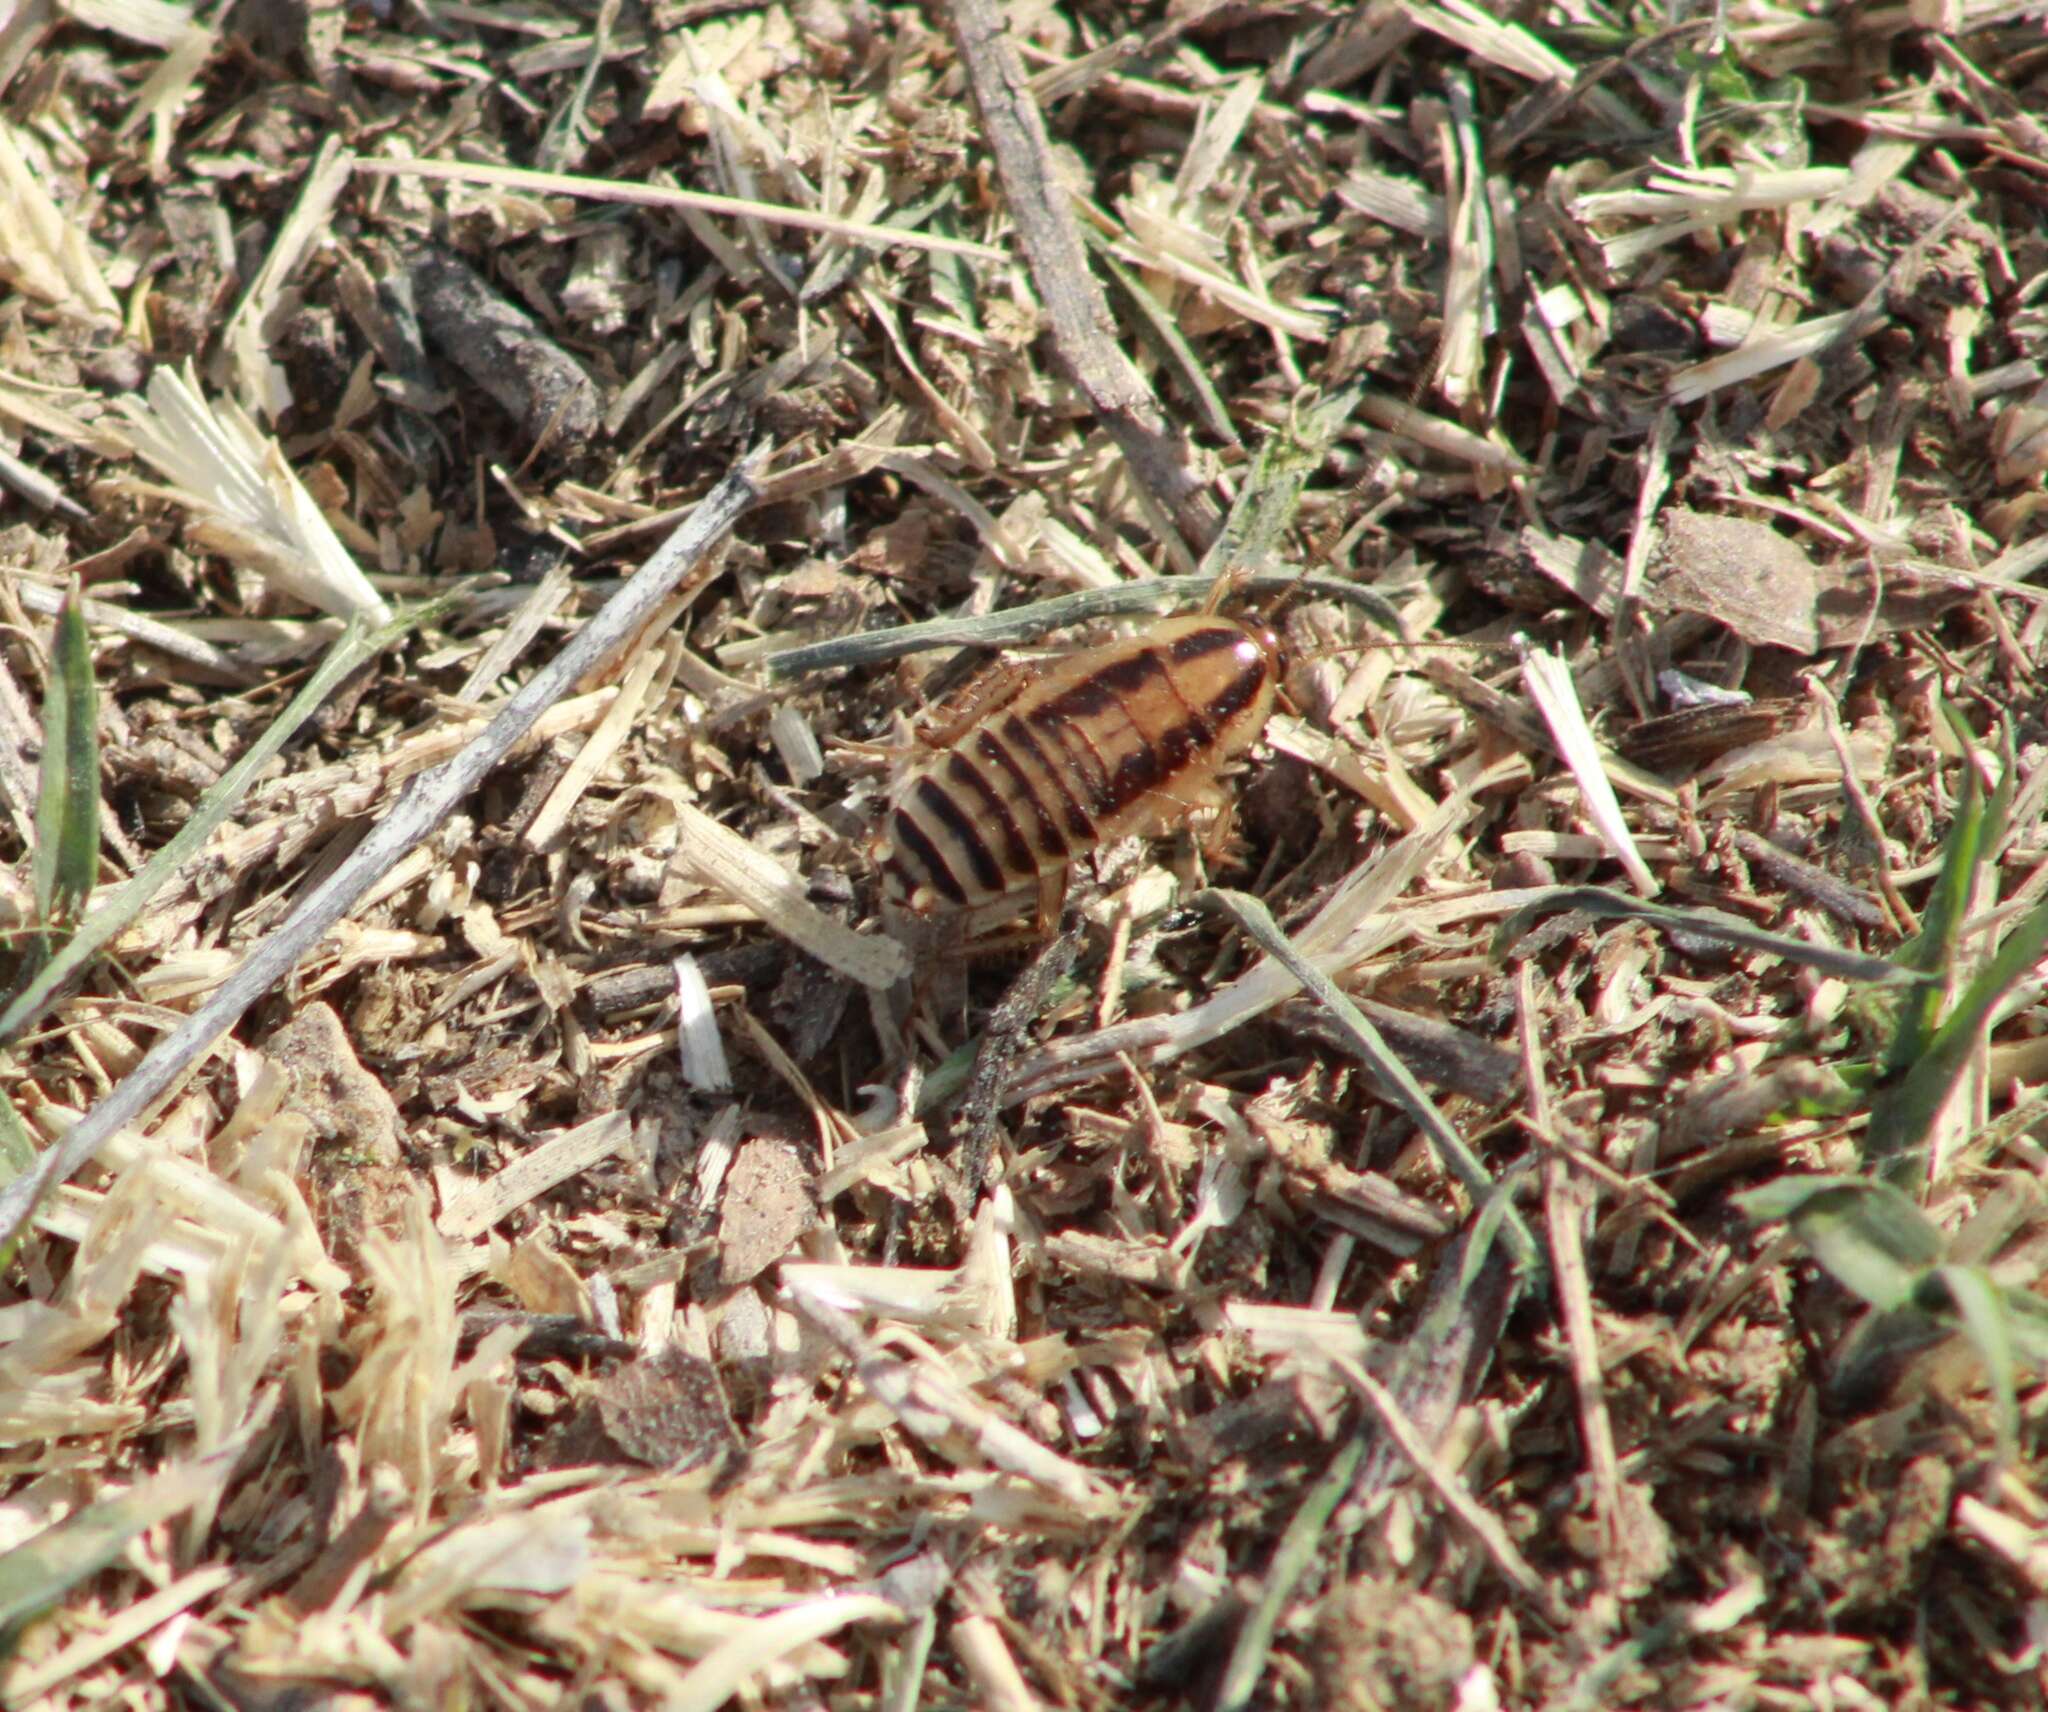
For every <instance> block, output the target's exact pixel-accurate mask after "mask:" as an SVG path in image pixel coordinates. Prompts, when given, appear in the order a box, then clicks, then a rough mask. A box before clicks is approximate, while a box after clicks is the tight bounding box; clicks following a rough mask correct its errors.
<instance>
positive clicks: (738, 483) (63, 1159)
mask: <svg viewBox="0 0 2048 1712" xmlns="http://www.w3.org/2000/svg"><path fill="white" fill-rule="evenodd" d="M754 493H755V487H754V483H753V480H752V478H751V477H750V475H749V474H748V473H747V470H746V469H745V467H744V466H743V467H742V468H740V469H736V470H734V471H733V472H732V473H731V474H730V475H728V476H727V477H726V478H725V479H724V480H723V481H722V482H720V483H719V484H718V485H717V486H716V487H715V488H713V489H712V490H711V491H710V492H709V493H708V494H706V495H705V496H704V499H703V502H702V503H701V504H700V505H699V506H698V507H697V509H696V510H695V511H693V512H692V513H691V514H690V515H689V517H688V518H687V519H685V520H684V522H683V523H682V524H681V525H680V526H679V527H678V528H677V529H676V532H675V533H674V534H673V535H671V536H670V537H669V538H668V539H667V540H666V541H665V542H663V543H662V545H661V547H660V549H659V550H658V551H657V552H656V553H655V555H654V557H653V558H651V559H649V560H648V561H647V563H646V564H645V565H643V566H642V567H641V568H640V570H639V571H638V573H637V574H635V575H634V576H633V577H632V578H631V579H630V580H629V581H628V582H627V583H626V584H625V585H624V586H623V587H622V588H620V590H619V592H618V593H617V594H615V595H614V596H613V597H612V598H611V600H610V602H609V603H608V604H606V605H605V606H604V607H603V608H602V609H601V610H600V611H599V612H597V613H596V614H595V615H594V616H593V617H592V618H591V620H590V622H589V623H588V624H586V625H584V627H583V628H582V629H581V630H579V631H577V633H576V634H575V636H573V637H572V638H571V639H570V640H569V642H568V644H567V645H566V646H565V647H564V648H563V649H562V651H561V652H560V653H559V654H557V655H556V656H555V657H554V658H553V659H552V660H550V661H549V662H548V663H547V664H546V665H545V666H543V667H542V668H541V669H540V670H539V671H538V672H536V673H534V675H533V676H532V677H531V678H529V679H528V680H527V681H526V683H525V684H523V685H522V686H521V687H520V688H519V689H518V690H517V691H516V692H515V693H514V694H513V695H512V696H511V698H510V699H509V700H508V701H507V702H506V703H505V705H504V707H503V708H501V709H500V710H499V712H498V713H497V715H496V716H495V717H494V718H493V719H492V720H491V722H490V724H488V725H487V726H485V727H484V729H483V730H482V731H481V732H479V733H478V734H477V736H476V738H475V740H474V741H473V742H472V743H471V744H470V745H469V747H468V748H466V749H464V750H463V751H462V753H461V754H459V755H457V756H456V757H455V759H454V760H452V761H450V762H448V763H447V764H446V765H445V766H442V767H437V768H436V769H435V770H434V771H433V772H431V773H426V774H423V775H421V776H420V777H419V778H417V779H415V780H414V781H413V783H412V784H411V785H410V786H409V787H408V788H407V789H406V791H405V793H404V794H403V795H402V796H401V797H400V798H399V799H398V801H397V802H396V803H394V804H393V805H392V807H391V811H390V812H389V813H388V814H387V815H385V816H384V818H383V819H381V820H379V821H378V822H377V824H376V825H375V826H374V827H372V828H371V830H370V833H369V836H368V837H366V838H365V839H364V840H363V842H362V843H361V844H360V845H358V846H357V847H356V849H355V851H354V853H353V854H352V855H351V856H350V857H349V858H348V860H346V861H345V862H343V863H342V864H341V865H340V866H339V867H337V868H336V869H335V870H334V872H333V873H332V874H330V875H329V876H328V877H327V878H326V880H324V881H323V882H322V883H321V884H320V885H319V886H317V887H315V888H314V890H312V891H311V892H309V893H308V894H307V895H306V896H305V897H304V898H303V899H302V900H301V901H300V903H299V906H298V908H296V909H295V910H293V911H292V913H291V914H290V915H289V916H288V917H286V918H285V920H284V922H283V923H282V924H281V925H280V926H279V928H278V929H277V931H276V932H275V933H273V934H272V935H271V936H270V937H269V938H268V939H266V940H264V942H263V943H262V944H261V945H259V946H257V947H256V949H255V950H254V951H252V952H250V953H249V955H248V956H247V957H246V958H245V959H244V960H243V962H242V965H241V967H240V968H238V969H237V970H236V971H235V972H234V974H233V975H231V976H229V977H228V979H227V980H226V981H225V982H223V983H222V985H221V987H220V990H219V991H218V992H216V993H215V994H214V995H213V997H212V998H211V999H209V1000H208V1001H207V1002H206V1003H205V1004H204V1005H203V1006H201V1007H200V1008H199V1009H198V1010H197V1011H195V1012H194V1013H193V1014H192V1016H191V1017H190V1018H189V1019H188V1020H187V1021H185V1022H184V1023H183V1024H181V1025H180V1026H179V1027H178V1028H177V1029H175V1030H174V1031H173V1032H171V1033H170V1034H167V1035H165V1036H164V1037H163V1038H162V1039H161V1040H159V1041H158V1042H157V1043H156V1045H154V1046H153V1047H151V1048H150V1049H149V1051H148V1052H147V1053H146V1054H144V1056H143V1058H142V1061H141V1062H140V1063H139V1064H137V1065H136V1066H135V1068H134V1069H133V1070H132V1071H130V1072H129V1073H128V1075H127V1076H126V1077H124V1078H123V1079H122V1081H121V1083H120V1085H119V1086H118V1087H116V1088H115V1090H114V1091H113V1092H112V1093H111V1094H109V1095H108V1096H107V1097H106V1098H105V1099H104V1100H102V1101H100V1103H99V1104H98V1105H96V1106H94V1107H93V1109H92V1110H91V1111H89V1112H87V1113H86V1115H85V1116H84V1117H83V1118H81V1119H80V1120H79V1121H78V1122H77V1123H76V1124H74V1125H73V1126H72V1127H71V1129H70V1131H69V1132H68V1133H67V1134H66V1135H65V1137H64V1139H63V1140H62V1141H60V1142H58V1143H57V1145H56V1146H54V1147H52V1148H50V1149H49V1150H48V1151H47V1152H46V1153H45V1154H44V1155H43V1157H42V1161H41V1164H40V1165H39V1166H38V1168H37V1169H36V1170H35V1171H33V1172H31V1173H28V1174H27V1175H25V1176H22V1177H18V1178H16V1179H15V1180H14V1181H13V1182H12V1183H10V1184H8V1185H7V1187H6V1189H5V1190H0V1245H4V1244H6V1243H10V1242H12V1241H13V1240H14V1236H15V1233H16V1232H18V1231H19V1230H20V1229H21V1228H22V1226H23V1225H24V1224H26V1223H27V1221H28V1217H29V1214H30V1213H31V1212H33V1211H34V1209H35V1205H36V1203H37V1202H38V1201H39V1200H40V1199H41V1198H42V1197H43V1195H44V1194H45V1193H46V1192H47V1191H48V1190H49V1189H50V1187H51V1186H52V1185H54V1184H57V1183H60V1182H62V1181H63V1180H64V1179H65V1178H67V1177H69V1176H70V1175H71V1174H72V1173H73V1172H74V1171H76V1170H78V1169H79V1167H80V1166H82V1165H85V1164H86V1163H88V1162H89V1161H90V1160H91V1159H92V1158H93V1157H94V1156H95V1155H96V1154H97V1153H98V1152H99V1150H100V1148H101V1147H102V1146H104V1145H105V1143H106V1141H107V1138H108V1137H109V1136H111V1135H112V1134H113V1133H114V1132H115V1131H116V1130H118V1129H121V1128H122V1127H124V1126H125V1125H127V1124H131V1123H134V1122H135V1121H136V1120H137V1119H138V1118H140V1117H141V1116H142V1114H143V1113H144V1112H145V1111H147V1110H148V1109H149V1107H150V1105H151V1104H152V1103H153V1102H154V1101H155V1100H156V1098H157V1097H158V1096H159V1095H161V1094H163V1093H164V1092H166V1091H167V1090H168V1089H169V1088H171V1087H172V1086H173V1085H174V1084H175V1083H176V1082H177V1081H178V1079H179V1078H180V1077H182V1076H183V1075H184V1074H185V1073H186V1072H187V1071H188V1070H189V1069H190V1068H191V1067H192V1065H193V1064H194V1063H196V1062H197V1061H198V1059H199V1058H200V1057H201V1055H203V1054H204V1053H205V1052H206V1051H207V1050H208V1049H209V1048H211V1047H212V1045H213V1043H214V1042H215V1041H216V1040H218V1039H219V1038H220V1037H221V1036H222V1035H223V1034H225V1033H226V1032H227V1031H228V1030H229V1029H230V1028H232V1027H234V1025H235V1024H236V1023H237V1022H238V1021H239V1020H240V1019H241V1016H242V1013H243V1012H244V1011H245V1010H247V1009H248V1008H249V1006H251V1005H252V1004H254V1003H255V1002H256V1000H257V999H259V998H261V997H262V996H263V995H264V994H265V993H268V992H270V991H271V990H272V989H273V988H274V987H276V985H277V984H278V983H279V982H280V981H282V980H283V979H284V978H285V976H286V975H288V974H290V973H291V971H292V970H293V969H294V968H295V967H296V966H297V964H298V962H299V960H300V959H301V958H302V957H304V956H305V955H306V953H307V952H309V951H311V950H312V949H313V947H314V946H316V945H318V944H319V943H320V941H321V940H322V939H323V938H324V937H325V936H326V934H327V931H328V929H329V928H331V927H333V926H334V924H335V923H336V922H338V921H340V920H341V919H342V917H343V916H344V915H346V914H347V913H348V911H349V909H350V907H351V906H352V905H353V904H354V903H355V902H356V901H357V900H358V899H359V898H360V897H361V896H362V895H363V894H364V892H366V891H367V890H368V889H369V888H370V886H371V885H373V884H374V883H375V882H376V881H377V879H378V878H379V877H380V876H381V875H382V874H384V873H385V872H386V870H388V869H389V868H390V867H391V865H392V864H393V863H395V862H396V861H397V860H398V859H399V858H400V857H401V856H403V855H404V854H405V853H406V852H407V851H408V850H410V849H411V848H412V847H413V846H414V845H415V844H417V843H419V842H420V841H421V840H422V839H424V838H426V837H428V836H429V835H431V834H432V833H433V831H434V829H435V828H436V827H438V826H439V825H440V824H441V822H442V821H443V820H444V819H445V818H446V817H447V816H448V815H449V814H451V813H452V812H453V811H454V809H455V806H456V805H457V804H458V803H460V802H461V801H462V800H463V798H464V797H466V796H468V795H469V793H470V792H471V791H472V790H474V789H475V788H476V787H477V785H478V784H479V783H481V782H482V780H483V778H484V776H485V775H486V774H488V773H489V772H490V771H491V769H492V768H493V767H495V766H496V765H497V764H498V763H499V761H501V760H502V759H503V758H504V756H505V753H506V751H507V750H509V749H510V748H511V747H512V745H513V744H514V743H516V742H517V741H518V740H519V739H520V737H521V736H522V735H524V733H525V732H526V729H527V727H528V726H530V725H531V724H532V723H533V721H534V720H535V719H536V718H537V717H538V716H539V714H540V713H541V712H542V710H543V709H545V708H547V707H548V706H550V705H551V704H552V703H553V702H554V701H556V700H557V699H558V698H559V697H561V696H562V695H564V694H566V693H567V692H568V690H569V688H570V686H571V685H573V684H574V683H575V682H576V680H577V679H578V678H580V677H581V676H582V675H583V674H584V672H586V671H588V670H589V669H590V667H591V665H592V664H593V663H595V662H596V661H598V660H601V659H603V658H604V657H605V656H606V655H607V654H609V653H610V652H611V651H612V650H613V649H614V648H616V647H617V646H619V644H620V643H621V642H623V641H624V640H625V639H626V638H627V637H629V636H631V635H633V634H634V632H635V631H637V630H638V629H639V627H640V626H641V625H642V624H643V623H645V622H646V619H647V616H648V614H649V613H651V612H652V611H654V609H655V608H656V607H658V606H659V605H660V604H661V603H662V601H663V600H665V599H666V598H667V597H668V595H669V594H670V593H671V592H672V591H673V590H674V588H675V586H676V585H677V584H678V583H679V582H681V581H682V579H683V578H684V577H685V576H687V575H688V574H689V573H690V571H691V570H692V569H693V568H694V567H695V565H696V564H697V561H698V560H699V559H701V558H702V557H703V556H704V555H705V554H706V553H708V552H709V551H710V550H711V549H712V547H714V546H715V545H716V544H717V543H718V541H719V540H720V539H721V538H722V537H723V536H724V534H725V532H726V531H727V530H728V529H730V528H731V527H732V526H733V524H734V523H735V522H736V521H738V519H739V517H740V514H741V513H742V512H744V511H745V510H746V509H747V507H748V506H749V505H750V504H751V503H752V502H753V498H754Z"/></svg>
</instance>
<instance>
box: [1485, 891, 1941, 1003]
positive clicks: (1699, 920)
mask: <svg viewBox="0 0 2048 1712" xmlns="http://www.w3.org/2000/svg"><path fill="white" fill-rule="evenodd" d="M1568 909H1576V910H1584V911H1585V912H1586V913H1587V914H1588V915H1593V916H1600V917H1602V918H1604V919H1606V920H1610V921H1645V922H1648V923H1649V924H1650V925H1651V926H1652V927H1655V928H1658V929H1660V930H1662V931H1663V932H1665V933H1671V934H1676V935H1678V936H1679V937H1681V938H1683V937H1685V936H1686V935H1691V936H1693V937H1694V938H1697V939H1706V940H1711V941H1713V942H1715V943H1716V944H1721V945H1733V946H1737V947H1739V948H1740V949H1742V950H1744V951H1760V952H1763V953H1764V954H1765V955H1767V956H1771V957H1783V958H1784V959H1786V961H1788V962H1791V963H1801V964H1805V965H1806V966H1807V967H1809V968H1813V969H1818V970H1820V971H1821V972H1822V973H1823V974H1826V975H1837V976H1840V977H1841V978H1842V979H1843V980H1845V981H1872V982H1878V983H1882V984H1885V985H1890V986H1898V985H1902V984H1904V983H1908V982H1914V981H1925V980H1928V979H1929V978H1930V977H1929V976H1927V975H1925V974H1923V973H1921V971H1919V970H1917V969H1908V968H1905V967H1904V966H1902V965H1901V964H1898V963H1895V962H1893V961H1892V960H1891V959H1890V958H1886V957H1872V956H1870V955H1869V954H1867V953H1865V952H1861V951H1845V950H1843V949H1842V948H1841V947H1840V946H1839V945H1816V944H1814V943H1813V942H1812V941H1810V940H1805V939H1789V938H1787V937H1786V936H1785V935H1784V934H1781V933H1766V932H1764V931H1763V929H1761V928H1757V927H1751V926H1750V925H1749V923H1748V922H1746V921H1741V920H1738V919H1737V918H1736V917H1734V916H1732V915H1724V914H1722V913H1721V912H1720V911H1719V910H1710V909H1673V908H1672V907H1671V906H1670V905H1669V904H1654V903H1650V902H1647V901H1645V900H1643V899H1640V898H1628V897H1623V896H1622V895H1621V894H1620V893H1619V892H1610V891H1608V890H1606V889H1605V888H1604V887H1601V886H1559V887H1557V888H1556V889H1554V890H1549V889H1546V890H1544V891H1543V892H1542V893H1541V894H1540V895H1539V896H1537V897H1536V898H1534V899H1533V900H1532V901H1531V902H1529V903H1526V904H1524V905H1523V906H1522V907H1521V908H1520V909H1518V910H1516V911H1515V913H1514V914H1513V915H1511V916H1509V917H1508V918H1507V920H1506V921H1504V922H1502V923H1501V924H1500V927H1499V929H1498V930H1497V931H1496V932H1495V934H1494V937H1493V949H1492V953H1491V954H1492V955H1493V956H1495V957H1503V956H1506V955H1507V954H1508V952H1509V950H1510V949H1511V948H1512V947H1513V945H1514V942H1515V941H1516V940H1518V939H1520V938H1521V937H1522V935H1523V934H1525V933H1527V932H1528V931H1529V929H1530V928H1531V927H1532V926H1534V925H1535V922H1536V919H1537V917H1539V916H1544V915H1551V914H1554V913H1555V912H1556V911H1558V910H1568Z"/></svg>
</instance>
